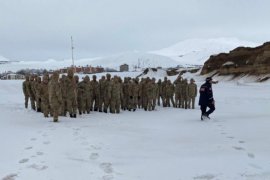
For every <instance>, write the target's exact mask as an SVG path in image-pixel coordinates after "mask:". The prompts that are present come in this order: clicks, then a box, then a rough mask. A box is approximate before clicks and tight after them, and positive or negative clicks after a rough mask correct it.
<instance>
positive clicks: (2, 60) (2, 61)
mask: <svg viewBox="0 0 270 180" xmlns="http://www.w3.org/2000/svg"><path fill="white" fill-rule="evenodd" d="M7 62H9V59H7V58H5V57H4V56H1V55H0V63H7Z"/></svg>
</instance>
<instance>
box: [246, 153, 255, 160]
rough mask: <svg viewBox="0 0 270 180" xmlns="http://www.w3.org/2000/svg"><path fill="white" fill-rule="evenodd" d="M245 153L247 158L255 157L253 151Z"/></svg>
mask: <svg viewBox="0 0 270 180" xmlns="http://www.w3.org/2000/svg"><path fill="white" fill-rule="evenodd" d="M247 155H248V157H249V158H252V159H254V158H255V155H254V154H253V153H248V154H247Z"/></svg>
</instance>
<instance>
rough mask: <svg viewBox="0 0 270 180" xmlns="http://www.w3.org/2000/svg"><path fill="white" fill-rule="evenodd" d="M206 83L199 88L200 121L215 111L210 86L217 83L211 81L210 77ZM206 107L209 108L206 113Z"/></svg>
mask: <svg viewBox="0 0 270 180" xmlns="http://www.w3.org/2000/svg"><path fill="white" fill-rule="evenodd" d="M205 81H206V82H205V83H204V84H203V85H202V86H201V88H200V100H199V105H200V106H201V111H202V114H201V120H204V119H206V118H208V119H210V118H209V115H210V114H211V113H213V112H214V111H215V100H214V97H213V90H212V84H216V83H218V81H213V79H212V77H208V78H206V80H205ZM207 107H208V108H209V110H208V111H206V109H207Z"/></svg>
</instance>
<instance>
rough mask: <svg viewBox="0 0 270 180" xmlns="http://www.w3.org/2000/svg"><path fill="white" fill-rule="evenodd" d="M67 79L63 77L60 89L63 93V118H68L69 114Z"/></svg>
mask: <svg viewBox="0 0 270 180" xmlns="http://www.w3.org/2000/svg"><path fill="white" fill-rule="evenodd" d="M66 79H67V77H66V76H65V75H62V77H61V79H60V88H61V93H62V106H61V116H66V114H67V89H66Z"/></svg>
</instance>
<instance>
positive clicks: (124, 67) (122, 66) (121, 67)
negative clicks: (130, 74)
mask: <svg viewBox="0 0 270 180" xmlns="http://www.w3.org/2000/svg"><path fill="white" fill-rule="evenodd" d="M125 71H129V67H128V65H127V64H122V65H121V66H120V72H125Z"/></svg>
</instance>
